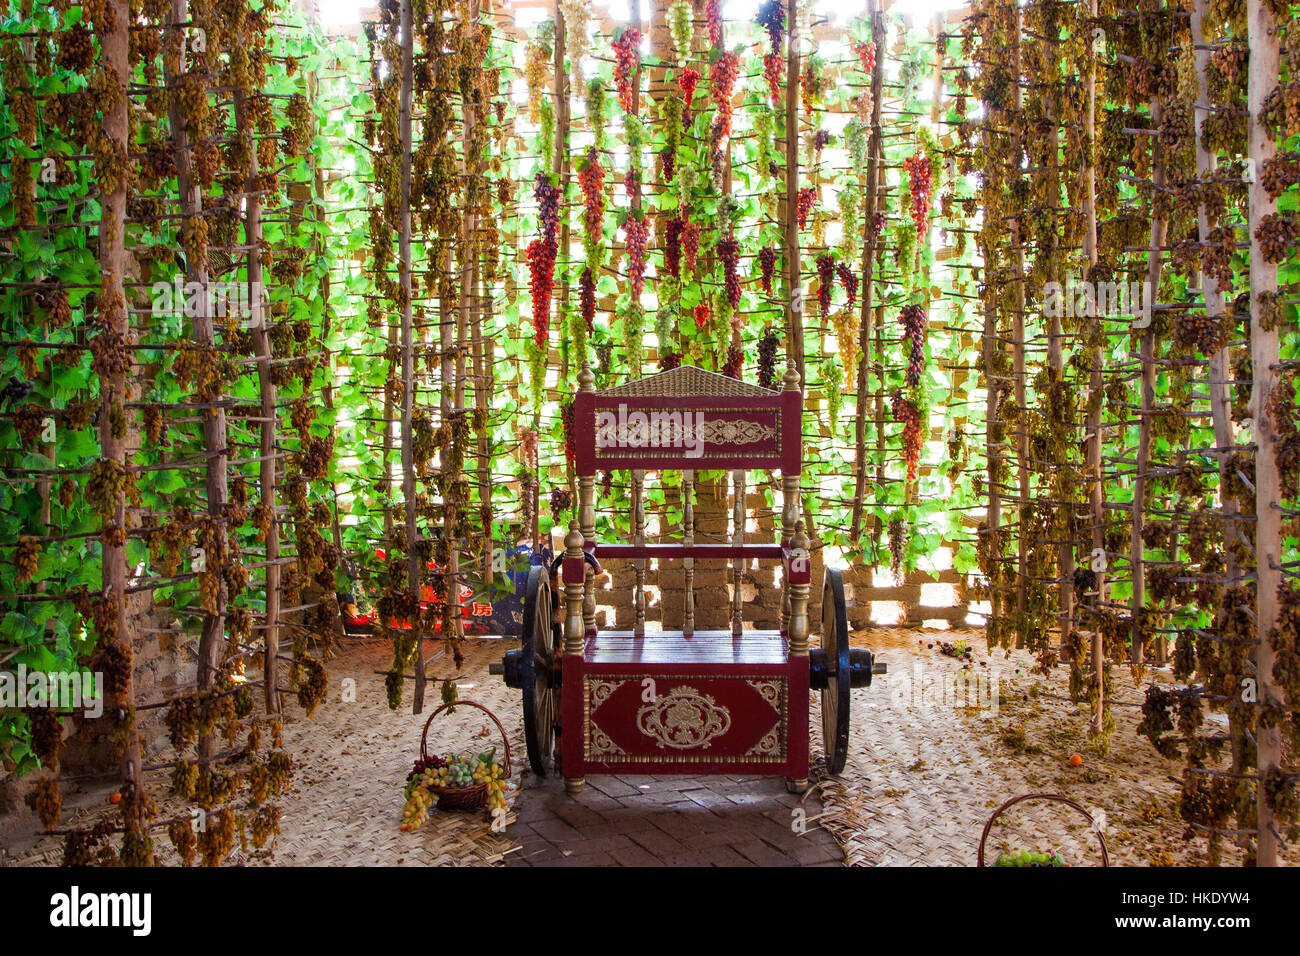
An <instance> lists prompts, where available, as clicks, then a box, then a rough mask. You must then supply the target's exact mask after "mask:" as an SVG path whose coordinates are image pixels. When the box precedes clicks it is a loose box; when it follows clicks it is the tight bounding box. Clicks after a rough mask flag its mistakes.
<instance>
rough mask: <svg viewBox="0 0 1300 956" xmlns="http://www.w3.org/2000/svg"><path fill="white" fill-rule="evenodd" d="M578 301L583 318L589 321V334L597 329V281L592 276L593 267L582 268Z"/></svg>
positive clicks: (579, 278)
mask: <svg viewBox="0 0 1300 956" xmlns="http://www.w3.org/2000/svg"><path fill="white" fill-rule="evenodd" d="M578 301H579V303H580V305H581V308H582V320H583V321H584V322H586V323H587V334H588V335H590V334H591V333H592V332H594V331H595V323H596V282H595V280H594V279H593V278H592V276H591V267H590V266H588V267H587V268H585V269H583V270H582V275H581V276H579V277H578Z"/></svg>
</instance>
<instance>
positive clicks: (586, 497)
mask: <svg viewBox="0 0 1300 956" xmlns="http://www.w3.org/2000/svg"><path fill="white" fill-rule="evenodd" d="M595 383H596V376H595V375H593V374H592V371H591V364H590V363H589V362H588V361H587V359H586V358H585V357H584V358H583V360H582V369H581V370H580V371H579V372H578V391H579V392H586V393H592V392H595V391H596V384H595ZM578 530H579V531H581V532H582V538H583V541H595V540H596V478H595V475H579V476H578ZM583 568H584V572H583V583H582V625H583V634H584V635H593V636H594V635H595V633H596V573H595V571H594V570H593V569H592V567H591V565H589V564H586V563H585V562H584V563H583Z"/></svg>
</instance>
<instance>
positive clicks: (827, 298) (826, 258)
mask: <svg viewBox="0 0 1300 956" xmlns="http://www.w3.org/2000/svg"><path fill="white" fill-rule="evenodd" d="M834 288H835V257H834V256H833V255H831V254H830V253H829V252H827V253H823V254H822V255H820V256H818V257H817V305H818V306H820V307H821V310H822V315H823V316H827V315H830V313H831V292H832V291H833V290H834Z"/></svg>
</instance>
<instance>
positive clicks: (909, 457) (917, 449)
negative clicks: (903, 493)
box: [890, 391, 921, 481]
mask: <svg viewBox="0 0 1300 956" xmlns="http://www.w3.org/2000/svg"><path fill="white" fill-rule="evenodd" d="M890 407H891V409H892V410H893V413H894V418H896V419H897V420H898V421H900V422H902V423H903V460H904V461H905V462H906V463H907V480H908V481H915V480H916V469H917V465H918V464H919V463H920V461H921V413H920V411H919V410H918V409H917V407H916V405H914V404H913V403H912V402H911V401H909V400H908V399H906V398H904V397H903V393H902V392H898V391H895V392H894V394H893V396H892V397H891V398H890Z"/></svg>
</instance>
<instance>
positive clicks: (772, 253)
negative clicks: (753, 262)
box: [758, 246, 776, 295]
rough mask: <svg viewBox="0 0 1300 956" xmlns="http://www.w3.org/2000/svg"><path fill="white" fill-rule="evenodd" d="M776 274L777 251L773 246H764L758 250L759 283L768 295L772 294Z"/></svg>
mask: <svg viewBox="0 0 1300 956" xmlns="http://www.w3.org/2000/svg"><path fill="white" fill-rule="evenodd" d="M775 272H776V250H775V249H773V248H772V247H771V246H764V247H763V248H762V249H759V250H758V281H759V283H760V284H761V285H762V286H763V291H764V292H765V293H767V294H768V295H771V294H772V276H773V275H774V274H775Z"/></svg>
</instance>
